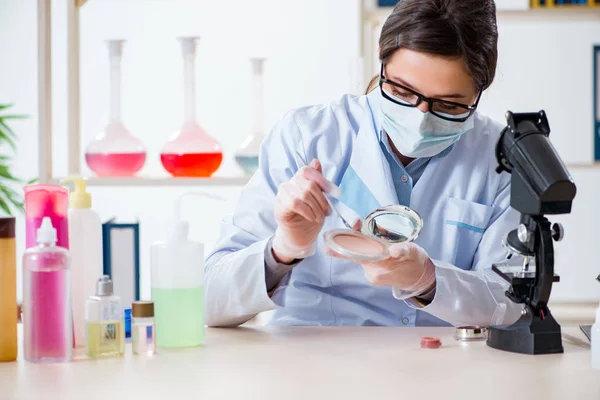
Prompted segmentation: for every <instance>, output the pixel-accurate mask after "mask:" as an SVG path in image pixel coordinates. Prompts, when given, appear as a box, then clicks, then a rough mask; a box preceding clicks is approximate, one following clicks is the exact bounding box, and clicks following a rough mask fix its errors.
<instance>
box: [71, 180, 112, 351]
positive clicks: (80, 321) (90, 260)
mask: <svg viewBox="0 0 600 400" xmlns="http://www.w3.org/2000/svg"><path fill="white" fill-rule="evenodd" d="M63 182H74V184H75V190H74V191H73V192H71V193H70V194H69V252H70V254H71V296H72V297H71V298H72V308H73V328H74V331H75V347H84V346H85V302H86V301H87V299H88V298H89V297H90V296H93V295H94V294H95V293H96V282H97V281H98V278H100V277H101V276H102V272H103V264H102V222H101V221H100V216H99V215H98V214H97V213H96V212H95V211H94V210H92V196H91V195H90V193H88V192H87V191H86V185H85V180H84V179H79V178H69V179H64V180H63Z"/></svg>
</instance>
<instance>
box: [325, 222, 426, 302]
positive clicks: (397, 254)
mask: <svg viewBox="0 0 600 400" xmlns="http://www.w3.org/2000/svg"><path fill="white" fill-rule="evenodd" d="M355 228H356V226H355ZM358 229H360V227H358ZM327 253H328V254H329V255H331V256H333V257H337V258H341V259H344V260H348V261H351V262H355V263H358V264H361V266H362V267H363V269H364V272H365V276H366V278H367V279H368V281H369V282H370V283H371V284H373V285H376V286H391V287H393V288H394V289H395V293H398V292H400V293H401V294H402V298H408V297H415V296H419V295H422V294H424V293H427V292H428V291H430V290H432V289H433V288H434V286H435V265H434V264H433V261H431V259H430V258H429V256H428V255H427V252H426V251H425V250H424V249H423V248H422V247H420V246H419V245H417V244H415V243H397V244H394V245H392V246H390V248H389V253H390V256H389V257H388V258H387V259H385V260H383V261H377V262H364V261H357V260H353V259H351V258H348V257H344V256H341V255H340V254H337V253H336V252H334V251H333V250H331V249H327Z"/></svg>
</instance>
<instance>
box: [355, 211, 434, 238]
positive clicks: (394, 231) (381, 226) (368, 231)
mask: <svg viewBox="0 0 600 400" xmlns="http://www.w3.org/2000/svg"><path fill="white" fill-rule="evenodd" d="M422 229H423V219H422V218H421V216H420V215H419V214H418V213H417V212H416V211H415V210H413V209H411V208H409V207H406V206H401V205H392V206H387V207H382V208H379V209H377V210H375V211H373V212H372V213H371V214H369V215H368V216H367V218H365V221H364V222H363V227H362V230H361V231H362V233H363V234H365V235H367V236H371V237H376V238H378V239H381V240H384V241H385V242H388V243H402V242H412V241H414V240H415V239H417V238H418V237H419V234H420V233H421V230H422Z"/></svg>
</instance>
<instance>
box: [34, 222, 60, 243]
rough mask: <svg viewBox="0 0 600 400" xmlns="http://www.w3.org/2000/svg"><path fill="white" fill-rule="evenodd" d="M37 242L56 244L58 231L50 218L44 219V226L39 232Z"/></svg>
mask: <svg viewBox="0 0 600 400" xmlns="http://www.w3.org/2000/svg"><path fill="white" fill-rule="evenodd" d="M37 242H38V243H39V244H56V229H54V227H53V226H52V221H51V220H50V217H44V218H43V219H42V224H41V225H40V227H39V228H38V230H37Z"/></svg>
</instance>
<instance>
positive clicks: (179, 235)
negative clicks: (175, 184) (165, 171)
mask: <svg viewBox="0 0 600 400" xmlns="http://www.w3.org/2000/svg"><path fill="white" fill-rule="evenodd" d="M188 196H201V197H207V198H209V199H213V200H220V201H225V199H224V198H222V197H220V196H217V195H214V194H211V193H207V192H201V191H195V192H186V193H182V194H181V195H179V197H178V198H177V201H176V202H175V218H174V219H173V221H175V222H174V226H173V228H172V231H171V235H170V236H171V239H173V240H176V241H182V240H186V239H187V237H188V233H189V230H190V224H189V223H188V222H187V221H182V220H181V201H182V200H183V198H184V197H188Z"/></svg>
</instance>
